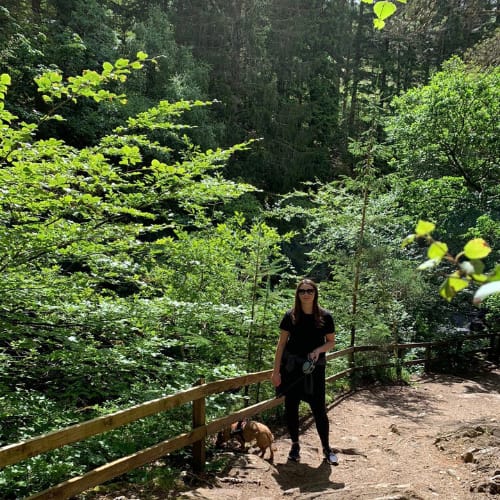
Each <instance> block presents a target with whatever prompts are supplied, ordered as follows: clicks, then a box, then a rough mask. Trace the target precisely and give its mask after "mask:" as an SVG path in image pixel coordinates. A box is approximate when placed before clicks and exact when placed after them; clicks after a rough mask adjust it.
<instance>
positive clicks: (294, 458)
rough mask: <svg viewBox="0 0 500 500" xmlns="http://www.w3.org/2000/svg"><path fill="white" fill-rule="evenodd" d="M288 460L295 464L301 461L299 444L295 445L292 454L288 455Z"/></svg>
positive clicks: (291, 450)
mask: <svg viewBox="0 0 500 500" xmlns="http://www.w3.org/2000/svg"><path fill="white" fill-rule="evenodd" d="M288 460H292V461H293V462H298V461H299V460H300V446H299V443H293V444H292V448H291V449H290V453H289V454H288Z"/></svg>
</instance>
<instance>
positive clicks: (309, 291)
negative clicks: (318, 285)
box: [299, 288, 314, 295]
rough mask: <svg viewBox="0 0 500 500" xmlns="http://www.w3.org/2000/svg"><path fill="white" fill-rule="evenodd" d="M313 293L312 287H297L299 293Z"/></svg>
mask: <svg viewBox="0 0 500 500" xmlns="http://www.w3.org/2000/svg"><path fill="white" fill-rule="evenodd" d="M306 293H307V295H314V288H299V295H305V294H306Z"/></svg>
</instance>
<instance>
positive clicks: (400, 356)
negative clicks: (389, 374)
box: [394, 344, 404, 382]
mask: <svg viewBox="0 0 500 500" xmlns="http://www.w3.org/2000/svg"><path fill="white" fill-rule="evenodd" d="M394 351H395V352H394V354H395V355H396V380H397V381H398V382H400V381H401V378H402V373H403V370H402V367H403V365H402V363H403V357H404V353H403V349H400V348H399V345H398V344H396V347H395V349H394Z"/></svg>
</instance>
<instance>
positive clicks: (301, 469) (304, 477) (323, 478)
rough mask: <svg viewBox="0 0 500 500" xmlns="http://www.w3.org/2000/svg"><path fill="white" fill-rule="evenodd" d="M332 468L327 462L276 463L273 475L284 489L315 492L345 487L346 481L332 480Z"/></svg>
mask: <svg viewBox="0 0 500 500" xmlns="http://www.w3.org/2000/svg"><path fill="white" fill-rule="evenodd" d="M332 470H333V469H332V466H331V465H329V464H327V463H326V462H321V464H320V465H319V466H318V467H311V466H310V465H308V464H305V463H294V462H287V463H285V464H276V472H273V477H274V479H275V480H276V482H277V483H278V484H279V486H280V488H281V489H282V490H283V491H287V490H293V489H298V490H299V491H300V492H301V493H315V492H324V491H327V490H341V489H343V488H345V483H337V482H334V481H331V480H330V475H331V474H332Z"/></svg>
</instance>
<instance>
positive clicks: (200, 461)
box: [193, 378, 206, 473]
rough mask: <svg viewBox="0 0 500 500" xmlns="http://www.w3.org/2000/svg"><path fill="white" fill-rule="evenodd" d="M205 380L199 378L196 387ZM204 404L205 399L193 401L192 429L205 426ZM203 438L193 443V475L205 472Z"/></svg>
mask: <svg viewBox="0 0 500 500" xmlns="http://www.w3.org/2000/svg"><path fill="white" fill-rule="evenodd" d="M204 383H205V379H203V378H201V379H200V380H199V381H198V382H197V384H196V385H203V384H204ZM205 410H206V402H205V398H204V397H203V398H200V399H196V400H194V401H193V429H195V428H196V427H199V426H201V425H205V417H206V412H205ZM205 458H206V450H205V438H203V439H200V440H199V441H196V442H195V443H193V471H194V472H195V473H199V472H203V471H204V470H205Z"/></svg>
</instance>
